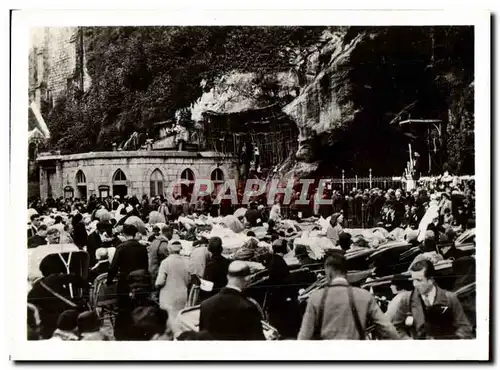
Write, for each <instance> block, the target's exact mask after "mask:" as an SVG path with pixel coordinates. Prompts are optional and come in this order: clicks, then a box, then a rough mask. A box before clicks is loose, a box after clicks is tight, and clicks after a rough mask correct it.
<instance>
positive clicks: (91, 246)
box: [87, 230, 103, 267]
mask: <svg viewBox="0 0 500 370" xmlns="http://www.w3.org/2000/svg"><path fill="white" fill-rule="evenodd" d="M102 246H103V242H102V239H101V235H99V232H98V231H97V230H96V231H94V232H92V233H90V235H89V236H88V238H87V253H88V254H89V266H91V267H92V266H94V265H95V264H96V263H97V259H96V257H95V251H96V250H98V249H99V248H101V247H102Z"/></svg>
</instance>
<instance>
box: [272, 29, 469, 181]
mask: <svg viewBox="0 0 500 370" xmlns="http://www.w3.org/2000/svg"><path fill="white" fill-rule="evenodd" d="M473 45H474V43H473V31H472V29H471V28H470V27H364V28H359V27H346V28H334V29H329V30H327V31H325V33H324V35H323V39H322V40H321V42H320V43H319V44H318V45H317V47H316V50H314V52H312V53H310V54H309V56H308V57H307V59H306V60H305V61H303V62H301V63H297V68H296V72H297V73H298V75H299V76H298V81H301V82H302V84H301V86H300V92H299V94H298V96H297V97H296V98H295V99H294V100H293V101H292V102H290V103H289V104H287V105H286V106H285V107H284V108H283V111H284V112H285V113H286V114H287V115H289V116H290V117H291V118H292V119H293V120H294V121H295V122H296V124H297V127H298V129H299V135H298V138H297V140H298V142H299V149H298V151H297V153H296V154H295V158H293V161H295V165H294V166H292V169H291V170H290V167H291V165H290V162H289V163H288V165H287V166H286V168H284V171H282V173H281V174H280V175H281V176H291V175H295V176H306V175H307V176H310V175H312V174H315V175H318V176H322V175H328V176H332V175H333V176H339V175H340V173H341V170H343V169H345V171H346V175H350V176H354V174H358V175H362V174H363V173H364V174H365V176H366V175H367V174H368V171H369V170H370V169H373V173H374V174H375V175H378V176H381V175H393V176H394V175H399V174H401V173H402V172H403V170H404V168H405V166H406V161H407V160H408V155H409V154H408V143H409V142H410V139H409V138H408V137H407V136H405V132H403V131H402V129H400V128H399V125H398V122H399V121H401V120H405V119H408V118H416V119H438V120H441V121H442V123H443V136H442V137H441V138H440V139H441V140H443V141H446V136H445V133H446V132H447V131H448V135H450V134H449V131H450V128H449V127H448V129H446V127H447V125H448V123H449V124H450V125H453V130H455V131H454V133H453V134H451V136H453V137H457V136H460V137H461V139H460V140H456V141H457V142H458V141H460V142H464V143H466V142H473V137H474V136H473V134H471V132H472V131H473V119H467V122H472V123H470V124H469V126H467V125H465V126H467V129H468V131H467V132H463V131H464V125H460V124H455V123H454V120H453V119H452V118H453V117H450V116H449V115H448V112H449V111H450V110H452V111H460V113H459V115H460V116H461V117H471V116H473V107H472V105H471V104H469V105H466V104H465V103H464V104H460V102H461V101H462V100H463V96H464V94H463V93H462V92H463V91H469V90H473V89H471V88H469V86H470V84H471V82H472V81H473V79H474V74H473V71H474V68H473ZM457 104H458V105H459V106H461V107H464V109H454V107H456V106H457ZM466 106H467V107H468V108H465V107H466ZM464 120H465V119H464ZM455 121H456V120H455ZM414 128H415V127H414ZM418 129H419V130H420V129H422V127H420V128H418ZM420 132H421V133H425V132H426V128H425V127H423V130H420ZM466 137H467V138H468V139H466ZM418 140H420V145H422V146H423V147H427V145H426V144H425V141H426V138H425V134H424V136H422V135H421V136H420V137H419V138H418ZM467 140H468V141H467ZM448 142H450V140H448ZM453 144H456V143H454V142H453ZM455 146H457V145H455ZM458 146H460V145H458ZM448 147H450V146H449V145H448ZM468 147H470V145H468ZM446 150H447V148H446V144H445V145H444V146H443V150H442V151H441V153H437V154H431V155H432V156H434V157H436V158H435V159H433V161H434V162H435V165H434V169H435V170H436V171H442V167H441V168H440V167H439V166H442V163H444V162H446V160H447V159H448V158H453V156H452V155H450V153H446ZM455 151H456V150H455ZM466 151H467V153H469V152H470V153H469V154H463V153H465V151H462V150H460V153H462V154H463V155H465V156H470V157H471V158H473V145H472V152H471V151H470V150H469V149H467V150H466ZM462 154H460V155H459V157H461V156H462ZM424 155H427V154H424ZM440 156H441V158H438V157H440ZM438 162H442V163H441V164H439V163H438ZM454 162H457V160H454ZM458 162H460V161H458ZM458 162H457V163H458ZM461 163H462V162H460V163H458V165H455V166H451V167H452V168H454V169H455V171H459V167H460V168H462V171H464V168H465V167H467V166H465V165H461ZM469 167H471V166H469ZM472 168H473V167H472ZM469 171H470V170H469Z"/></svg>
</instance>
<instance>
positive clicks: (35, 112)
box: [28, 102, 50, 139]
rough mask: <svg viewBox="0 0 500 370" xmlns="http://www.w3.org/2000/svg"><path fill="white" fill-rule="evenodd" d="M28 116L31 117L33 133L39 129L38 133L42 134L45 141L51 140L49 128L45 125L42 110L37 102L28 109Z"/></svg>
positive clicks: (32, 103)
mask: <svg viewBox="0 0 500 370" xmlns="http://www.w3.org/2000/svg"><path fill="white" fill-rule="evenodd" d="M28 115H29V123H30V126H34V127H30V129H31V131H30V132H33V131H34V130H36V129H38V131H39V132H40V133H41V134H42V136H43V137H44V138H45V139H49V138H50V131H49V129H48V127H47V124H46V123H45V120H44V119H43V117H42V114H41V113H40V109H39V107H38V105H37V104H36V103H35V102H31V104H30V106H29V108H28Z"/></svg>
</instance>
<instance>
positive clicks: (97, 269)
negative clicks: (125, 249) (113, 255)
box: [89, 248, 110, 282]
mask: <svg viewBox="0 0 500 370" xmlns="http://www.w3.org/2000/svg"><path fill="white" fill-rule="evenodd" d="M95 256H96V259H97V263H96V264H95V265H94V266H92V268H91V269H90V271H89V281H91V282H93V281H94V280H95V279H96V278H97V277H98V276H99V275H101V274H104V273H107V272H108V270H109V265H110V263H109V255H108V250H107V249H106V248H99V249H98V250H96V251H95Z"/></svg>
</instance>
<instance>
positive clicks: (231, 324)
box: [200, 288, 265, 340]
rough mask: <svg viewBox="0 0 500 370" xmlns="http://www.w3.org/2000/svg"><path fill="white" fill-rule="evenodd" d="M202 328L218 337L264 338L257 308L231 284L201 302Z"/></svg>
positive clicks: (239, 338) (232, 338)
mask: <svg viewBox="0 0 500 370" xmlns="http://www.w3.org/2000/svg"><path fill="white" fill-rule="evenodd" d="M202 330H206V331H207V332H208V333H209V334H210V335H211V336H212V337H213V338H214V339H215V340H265V337H264V332H263V331H262V323H261V315H260V313H259V310H258V308H257V307H256V306H255V305H254V304H253V303H252V302H250V301H249V300H247V299H246V298H245V297H244V296H243V294H241V293H240V292H238V291H237V290H235V289H232V288H224V289H222V290H221V291H220V292H219V293H218V294H216V295H215V296H213V297H211V298H209V299H207V300H206V301H203V302H202V303H201V309H200V331H202Z"/></svg>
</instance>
